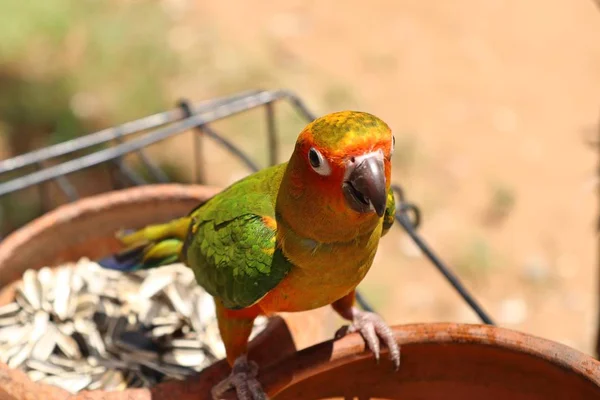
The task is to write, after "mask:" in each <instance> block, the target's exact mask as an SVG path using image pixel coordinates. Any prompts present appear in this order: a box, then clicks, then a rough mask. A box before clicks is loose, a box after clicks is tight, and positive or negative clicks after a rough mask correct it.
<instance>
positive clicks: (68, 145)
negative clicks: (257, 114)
mask: <svg viewBox="0 0 600 400" xmlns="http://www.w3.org/2000/svg"><path fill="white" fill-rule="evenodd" d="M257 93H260V91H257V90H250V91H247V92H242V93H240V94H236V95H233V96H227V97H221V98H217V99H213V100H207V101H204V102H201V103H199V104H198V105H196V106H194V107H193V108H192V109H193V112H194V113H203V112H207V111H210V110H211V109H212V108H214V107H217V106H219V105H223V104H225V103H228V102H231V101H235V100H239V99H241V98H244V97H246V96H250V95H256V94H257ZM181 117H182V115H181V110H179V109H174V110H170V111H165V112H161V113H158V114H154V115H150V116H148V117H144V118H141V119H138V120H135V121H131V122H127V123H125V124H123V125H120V126H117V127H114V128H108V129H103V130H101V131H98V132H95V133H91V134H89V135H86V136H83V137H80V138H77V139H73V140H69V141H67V142H63V143H58V144H55V145H53V146H49V147H45V148H43V149H40V150H35V151H32V152H29V153H25V154H22V155H19V156H16V157H13V158H9V159H7V160H3V161H0V174H2V173H5V172H9V171H13V170H15V169H19V168H23V167H25V166H28V165H32V164H35V163H36V162H39V161H45V160H47V159H50V158H55V157H58V156H62V155H65V154H69V153H73V152H76V151H79V150H83V149H86V148H88V147H92V146H96V145H99V144H102V143H105V142H108V141H110V140H113V139H115V137H116V136H117V135H122V136H128V135H131V134H134V133H137V132H141V131H144V130H147V129H152V128H156V127H159V126H162V125H165V124H168V123H171V122H174V121H177V120H180V119H181ZM119 132H120V133H119Z"/></svg>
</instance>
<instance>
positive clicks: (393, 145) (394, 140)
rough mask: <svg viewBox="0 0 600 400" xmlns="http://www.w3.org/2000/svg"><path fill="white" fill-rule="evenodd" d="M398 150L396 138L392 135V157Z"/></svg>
mask: <svg viewBox="0 0 600 400" xmlns="http://www.w3.org/2000/svg"><path fill="white" fill-rule="evenodd" d="M395 149H396V136H394V135H392V149H391V150H390V157H391V156H392V155H393V154H394V150H395Z"/></svg>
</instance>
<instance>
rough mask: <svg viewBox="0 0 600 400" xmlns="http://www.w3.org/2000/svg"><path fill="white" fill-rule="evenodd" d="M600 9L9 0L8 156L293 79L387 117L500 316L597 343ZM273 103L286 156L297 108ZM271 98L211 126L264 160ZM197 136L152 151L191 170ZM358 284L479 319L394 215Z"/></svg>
mask: <svg viewBox="0 0 600 400" xmlns="http://www.w3.org/2000/svg"><path fill="white" fill-rule="evenodd" d="M599 11H600V10H599V9H598V8H597V7H596V6H595V4H594V3H593V2H592V1H585V0H577V1H566V0H562V1H560V0H545V1H541V0H530V1H527V2H525V1H519V0H505V1H500V0H477V1H475V0H455V1H452V2H423V1H417V0H399V1H394V2H393V1H382V0H373V1H371V2H365V1H356V0H347V1H345V2H343V3H342V2H333V1H318V2H317V1H311V0H303V1H281V0H280V1H275V0H264V1H261V2H241V1H234V0H221V1H213V2H206V1H196V2H194V1H190V0H161V1H159V0H154V1H149V0H148V1H144V0H110V1H97V0H45V1H43V2H42V1H37V2H23V1H17V0H2V2H1V3H0V157H1V158H6V157H9V156H12V155H16V154H21V153H23V152H26V151H28V150H32V149H35V148H39V147H41V146H45V145H48V144H52V143H57V142H60V141H64V140H67V139H69V138H73V137H75V136H78V135H82V134H85V133H89V132H92V131H94V130H98V129H101V128H105V127H110V126H112V125H115V124H117V123H122V122H126V121H128V120H131V119H135V118H139V117H143V116H145V115H149V114H151V113H155V112H160V111H163V110H166V109H169V108H171V107H173V105H174V104H175V102H176V101H177V100H178V99H179V98H181V97H187V98H189V99H190V100H193V101H200V100H205V99H209V98H212V97H215V96H221V95H228V94H232V93H235V92H237V91H240V90H244V89H255V88H272V89H276V88H288V89H291V90H292V91H294V92H295V93H297V94H298V95H299V96H300V97H301V98H303V99H304V100H305V101H306V102H307V105H308V106H309V108H310V109H311V110H312V111H313V112H315V113H316V114H318V115H321V114H325V113H327V112H331V111H336V110H341V109H358V110H364V111H369V112H372V113H374V114H376V115H378V116H380V117H381V118H383V119H384V120H386V121H387V122H388V123H389V124H390V126H391V127H392V129H393V130H394V131H395V135H396V153H395V155H394V163H395V165H394V175H393V179H394V181H395V182H397V183H400V184H402V185H403V186H404V188H405V191H406V193H407V196H408V198H409V200H410V201H413V202H416V203H417V204H418V205H419V206H420V207H421V208H422V211H423V214H424V222H423V225H422V228H421V232H422V234H423V235H424V237H425V238H426V239H427V240H428V241H429V243H430V244H431V245H432V246H433V247H434V248H435V249H436V250H437V252H438V253H439V254H440V255H441V256H442V258H443V259H444V260H446V261H447V262H448V263H449V264H450V265H451V266H452V267H453V268H454V269H455V270H456V271H457V272H458V273H459V274H460V276H461V277H462V278H463V279H464V280H465V282H466V283H467V285H468V286H469V288H471V289H472V291H473V292H474V294H475V295H476V297H477V298H478V299H479V300H480V301H481V302H482V303H483V305H484V307H485V308H486V309H487V310H488V311H489V312H490V313H491V314H492V316H493V317H495V319H496V320H497V321H498V322H499V323H500V324H501V325H502V326H506V327H509V328H515V329H518V330H521V331H525V332H529V333H532V334H535V335H539V336H542V337H546V338H549V339H553V340H556V341H559V342H562V343H565V344H567V345H569V346H572V347H574V348H577V349H579V350H582V351H584V352H587V353H592V352H593V348H594V340H595V333H596V320H597V314H598V302H597V291H598V290H597V289H598V284H597V282H598V277H597V273H598V271H597V270H598V263H597V247H596V245H597V233H596V227H597V212H598V210H597V204H598V198H597V189H598V183H599V182H598V174H597V171H598V170H597V168H598V167H597V166H598V153H597V151H596V149H595V148H594V147H593V146H592V145H590V142H592V141H596V140H597V137H598V131H597V125H598V120H599V117H600V113H599V108H600V107H599V105H600V73H599V72H600V12H599ZM278 111H281V112H280V113H279V114H278V122H279V125H280V126H282V129H281V135H283V136H282V142H283V143H284V148H283V149H282V151H281V158H282V159H285V158H286V157H287V156H288V155H289V153H290V151H291V149H292V145H293V142H294V140H295V136H296V134H297V133H298V132H299V130H300V129H301V128H302V126H303V125H304V122H303V121H302V120H301V119H300V118H299V117H297V116H296V115H295V114H294V113H292V112H291V111H290V109H289V107H288V108H286V107H283V106H282V107H280V109H279V110H278ZM263 113H264V112H254V113H249V114H248V115H243V116H239V117H235V118H232V119H230V120H228V121H224V122H220V123H218V124H215V125H214V126H215V128H219V129H222V130H223V131H224V132H226V133H227V135H228V136H230V137H233V138H235V139H236V140H237V141H238V142H239V143H241V144H242V146H243V147H244V148H245V149H246V150H247V151H248V152H249V153H250V154H252V155H253V157H255V159H257V160H259V161H261V162H262V163H263V164H264V162H266V152H265V148H264V147H263V141H260V140H259V141H257V140H256V135H257V134H260V135H263V133H262V132H263V131H264V121H263V120H262V118H261V117H262V115H263ZM189 147H190V137H187V136H186V137H180V138H177V139H175V140H172V141H169V142H168V146H160V147H156V146H155V149H153V153H152V154H153V155H154V156H155V157H157V158H160V160H161V162H162V163H163V165H164V166H165V167H166V168H167V169H168V170H169V171H170V172H171V174H172V175H173V176H176V177H177V178H178V179H182V180H189V179H190V177H191V176H193V173H192V171H191V168H192V167H191V157H192V154H191V153H190V150H189ZM205 154H206V157H207V161H208V165H209V169H208V171H207V177H208V183H210V184H216V185H226V184H229V183H230V182H233V181H234V180H236V179H239V178H240V177H242V176H244V175H245V174H246V173H247V171H245V170H244V169H243V168H242V166H241V165H239V164H238V163H236V162H233V161H232V160H231V158H230V157H228V156H227V155H226V154H225V153H224V152H223V151H221V150H219V149H217V148H214V146H210V145H209V146H208V148H206V149H205ZM131 162H132V163H134V165H135V160H131ZM94 173H97V174H99V172H97V171H96V172H94V170H92V171H91V172H89V173H87V174H88V175H85V174H84V175H81V174H78V177H77V179H78V182H79V186H80V187H83V189H82V190H83V192H84V193H93V192H95V191H98V190H101V187H99V185H98V184H97V183H94V184H90V182H91V181H92V180H93V179H96V178H98V177H94V175H93V174H94ZM89 174H92V175H89ZM5 178H6V177H3V179H5ZM107 185H108V184H107ZM35 194H36V192H35V191H33V192H32V191H26V192H23V193H21V194H20V195H19V196H10V197H7V198H3V199H0V202H1V203H0V205H2V208H0V222H1V224H2V230H3V232H8V231H9V230H12V229H14V228H15V227H17V226H19V225H20V224H22V223H23V222H24V221H27V220H28V219H29V218H30V217H31V216H33V215H34V214H35V212H37V210H38V208H39V200H38V198H37V197H36V196H35ZM55 200H56V201H57V202H62V201H64V199H61V198H60V196H58V195H57V196H56V199H55ZM361 289H362V290H364V293H365V295H366V297H367V298H368V299H369V300H370V301H371V302H372V303H373V304H374V305H375V307H376V308H377V310H378V311H380V312H381V313H382V314H383V315H384V317H385V318H386V319H387V320H388V321H389V322H390V323H392V324H400V323H409V322H428V321H456V322H477V321H478V320H477V318H476V317H475V316H474V315H473V313H472V312H471V311H470V309H469V308H468V307H467V306H466V305H465V304H464V303H463V302H462V301H461V300H460V299H459V297H458V296H457V294H456V293H455V292H454V291H453V290H452V289H451V288H450V287H449V285H448V284H447V283H446V282H445V281H444V280H443V279H442V277H441V276H440V275H439V274H438V273H437V272H436V271H435V270H434V268H433V267H432V266H431V265H430V264H429V263H428V262H427V261H426V260H425V259H424V258H423V256H422V255H421V254H420V253H419V251H418V250H417V249H416V248H415V247H414V246H413V245H412V243H411V241H410V240H409V239H408V237H407V236H406V235H405V234H403V232H401V230H400V229H396V230H394V231H393V232H392V233H391V234H390V235H389V237H386V238H385V240H384V241H383V243H382V247H381V250H380V252H379V254H378V257H377V259H376V263H375V266H374V268H373V269H372V271H371V272H370V273H369V275H368V276H367V278H366V280H365V281H364V283H363V284H362V285H361ZM338 322H339V321H334V323H332V327H333V325H335V324H337V323H338ZM332 334H333V331H332Z"/></svg>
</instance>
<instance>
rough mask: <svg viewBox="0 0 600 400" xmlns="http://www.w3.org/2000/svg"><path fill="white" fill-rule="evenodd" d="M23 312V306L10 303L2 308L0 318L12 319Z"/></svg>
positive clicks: (0, 308)
mask: <svg viewBox="0 0 600 400" xmlns="http://www.w3.org/2000/svg"><path fill="white" fill-rule="evenodd" d="M20 310H21V306H19V304H17V303H8V304H6V305H4V306H2V307H0V317H2V318H5V317H11V316H13V315H15V314H17V313H18V312H19V311H20Z"/></svg>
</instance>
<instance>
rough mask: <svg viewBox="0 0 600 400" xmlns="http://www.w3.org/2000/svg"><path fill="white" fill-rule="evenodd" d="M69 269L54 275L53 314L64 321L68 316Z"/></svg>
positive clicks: (69, 294)
mask: <svg viewBox="0 0 600 400" xmlns="http://www.w3.org/2000/svg"><path fill="white" fill-rule="evenodd" d="M72 275H73V274H72V270H71V269H70V268H61V269H59V270H58V272H57V274H56V286H55V297H54V312H55V313H56V316H57V317H58V318H59V319H60V320H62V321H64V320H66V319H67V318H68V317H69V315H68V311H69V297H70V296H71V277H72Z"/></svg>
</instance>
